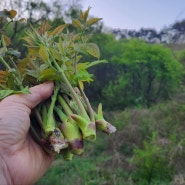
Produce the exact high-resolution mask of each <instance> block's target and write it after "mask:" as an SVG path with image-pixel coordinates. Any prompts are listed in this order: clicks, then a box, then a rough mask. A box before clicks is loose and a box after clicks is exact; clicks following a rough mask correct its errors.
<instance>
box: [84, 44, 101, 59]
mask: <svg viewBox="0 0 185 185" xmlns="http://www.w3.org/2000/svg"><path fill="white" fill-rule="evenodd" d="M86 51H87V52H88V53H89V54H90V55H92V56H94V57H96V58H100V50H99V47H98V46H97V45H96V44H94V43H87V44H86Z"/></svg>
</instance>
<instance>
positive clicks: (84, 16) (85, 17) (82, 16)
mask: <svg viewBox="0 0 185 185" xmlns="http://www.w3.org/2000/svg"><path fill="white" fill-rule="evenodd" d="M89 11H90V7H89V8H88V9H87V10H86V11H85V12H82V11H80V19H81V20H83V21H84V22H86V21H87V17H88V15H89Z"/></svg>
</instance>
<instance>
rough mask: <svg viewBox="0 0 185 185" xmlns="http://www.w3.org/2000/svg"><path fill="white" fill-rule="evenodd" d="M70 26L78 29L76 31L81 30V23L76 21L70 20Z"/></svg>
mask: <svg viewBox="0 0 185 185" xmlns="http://www.w3.org/2000/svg"><path fill="white" fill-rule="evenodd" d="M72 25H73V26H74V27H76V28H78V29H82V27H83V26H82V24H81V22H80V21H79V20H78V19H73V20H72Z"/></svg>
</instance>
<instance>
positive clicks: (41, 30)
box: [38, 21, 51, 35]
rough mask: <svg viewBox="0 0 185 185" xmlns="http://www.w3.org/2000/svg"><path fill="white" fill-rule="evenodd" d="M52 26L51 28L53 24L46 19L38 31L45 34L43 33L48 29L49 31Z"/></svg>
mask: <svg viewBox="0 0 185 185" xmlns="http://www.w3.org/2000/svg"><path fill="white" fill-rule="evenodd" d="M50 28H51V26H50V25H49V24H48V23H47V22H46V21H45V22H44V23H43V24H42V25H41V27H40V29H39V30H38V33H39V34H40V35H43V34H44V33H45V32H46V31H48V30H49V29H50Z"/></svg>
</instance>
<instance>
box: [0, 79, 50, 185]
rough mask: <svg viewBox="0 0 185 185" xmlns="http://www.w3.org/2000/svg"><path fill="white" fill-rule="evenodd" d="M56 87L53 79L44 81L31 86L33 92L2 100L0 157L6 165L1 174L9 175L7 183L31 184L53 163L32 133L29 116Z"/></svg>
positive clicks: (0, 106)
mask: <svg viewBox="0 0 185 185" xmlns="http://www.w3.org/2000/svg"><path fill="white" fill-rule="evenodd" d="M53 88H54V85H53V83H52V82H48V83H44V84H41V85H37V86H35V87H32V88H30V92H31V94H19V95H12V96H9V97H7V98H5V99H3V100H2V101H1V102H0V160H1V161H2V162H1V163H2V164H4V167H1V169H0V173H1V174H4V173H5V174H6V175H4V178H5V179H6V180H7V184H8V182H10V181H12V184H14V185H31V184H33V183H35V182H36V181H37V180H38V179H39V178H40V177H41V176H42V175H43V174H44V173H45V172H46V170H47V169H48V168H49V166H50V165H51V162H52V159H53V157H52V156H51V155H49V154H46V153H45V152H44V151H43V150H42V149H41V147H40V146H39V145H38V144H37V143H36V142H35V141H34V140H33V139H32V137H31V135H30V134H29V127H30V117H29V116H30V113H31V109H33V108H34V107H35V106H36V105H38V104H39V103H40V102H42V101H44V100H46V99H47V98H49V97H50V96H51V94H52V92H53ZM2 168H3V169H2ZM7 173H9V174H7ZM5 176H6V177H5ZM0 178H1V176H0ZM2 178H3V177H2ZM7 178H11V179H7ZM0 182H2V181H1V179H0ZM8 185H10V184H8Z"/></svg>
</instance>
